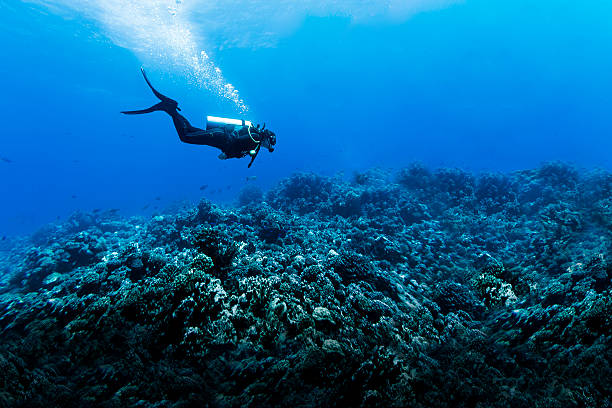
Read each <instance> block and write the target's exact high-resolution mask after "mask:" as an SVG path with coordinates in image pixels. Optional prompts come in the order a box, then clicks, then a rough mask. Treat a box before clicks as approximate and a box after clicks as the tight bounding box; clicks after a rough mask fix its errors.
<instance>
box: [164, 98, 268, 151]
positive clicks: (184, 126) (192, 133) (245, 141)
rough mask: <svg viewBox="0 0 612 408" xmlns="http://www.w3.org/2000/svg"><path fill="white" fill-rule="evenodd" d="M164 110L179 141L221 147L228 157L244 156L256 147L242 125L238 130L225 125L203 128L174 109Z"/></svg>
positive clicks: (255, 143) (256, 144)
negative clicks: (193, 123) (194, 124)
mask: <svg viewBox="0 0 612 408" xmlns="http://www.w3.org/2000/svg"><path fill="white" fill-rule="evenodd" d="M166 112H167V113H168V114H169V115H170V116H171V117H172V121H173V122H174V127H175V128H176V132H177V133H178V135H179V138H180V139H181V141H183V142H185V143H189V144H196V145H207V146H212V147H216V148H218V149H221V151H222V152H223V153H225V156H226V158H228V159H231V158H241V157H244V156H246V155H247V154H248V152H249V151H251V150H254V149H256V148H257V146H258V144H259V143H258V142H257V141H255V140H254V138H253V137H252V136H251V135H249V131H248V130H247V128H246V127H244V126H243V127H242V128H241V129H239V130H238V131H233V130H231V131H230V130H228V129H227V128H225V127H215V128H212V129H209V130H204V129H200V128H197V127H194V126H192V125H191V123H189V121H188V120H187V119H186V118H185V117H184V116H183V115H181V114H180V113H178V112H177V111H176V110H174V111H166ZM232 127H233V126H232Z"/></svg>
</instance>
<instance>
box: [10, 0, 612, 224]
mask: <svg viewBox="0 0 612 408" xmlns="http://www.w3.org/2000/svg"><path fill="white" fill-rule="evenodd" d="M0 11H1V15H0V19H1V20H0V22H1V23H0V30H1V35H0V41H1V42H2V44H1V45H2V50H3V58H2V64H1V67H0V69H1V70H2V75H1V76H0V81H1V82H0V83H1V86H2V91H3V98H2V101H0V104H2V105H1V111H2V116H3V120H2V125H1V126H2V135H3V137H2V143H1V145H0V157H2V158H3V159H5V160H3V161H2V162H0V174H1V177H2V180H3V182H2V187H1V188H2V190H1V193H2V197H4V199H3V200H2V202H1V203H0V210H1V211H0V225H2V230H3V231H4V234H19V233H24V232H31V231H33V230H35V229H36V228H37V227H39V226H41V225H42V224H44V223H46V222H49V221H53V220H55V219H56V217H58V216H59V217H61V218H63V217H66V216H67V215H69V214H70V213H71V212H73V211H75V210H91V209H94V208H119V209H121V212H122V213H123V214H138V213H140V212H141V209H142V208H143V207H145V206H147V205H149V207H148V208H147V209H153V208H154V207H155V206H158V207H159V208H162V207H163V206H165V205H168V204H170V203H173V202H176V201H180V200H185V199H187V200H192V201H193V200H197V199H199V198H200V197H201V196H202V191H200V190H199V187H200V186H202V185H204V184H207V185H208V188H207V190H206V191H204V196H206V197H208V198H210V199H213V200H214V201H227V202H232V201H234V200H235V199H236V196H237V193H238V191H239V190H240V188H241V187H242V186H243V185H244V183H245V180H246V177H247V176H257V183H259V185H261V186H262V187H263V188H268V187H270V186H272V185H273V184H274V183H275V182H277V181H278V180H280V179H281V178H283V177H286V176H288V175H290V174H292V173H293V172H296V171H314V172H317V173H321V174H330V175H331V174H335V173H338V172H344V173H345V174H347V175H350V174H351V172H352V171H354V170H356V169H357V170H358V169H365V168H369V167H372V166H383V167H388V168H400V167H402V166H405V165H406V164H407V163H410V162H413V161H420V162H422V163H425V164H427V165H432V166H440V165H444V166H458V167H461V168H465V169H471V170H475V171H481V170H502V171H506V170H516V169H521V168H527V167H533V166H537V165H539V164H540V163H541V162H543V161H548V160H565V161H570V162H572V163H575V164H577V165H579V166H585V167H593V166H601V167H604V168H609V167H610V160H609V154H608V150H609V149H610V147H611V146H612V141H610V135H611V134H612V132H611V130H612V120H611V119H610V116H609V114H608V112H609V111H610V106H611V102H610V101H611V96H610V94H611V92H610V90H612V82H611V75H610V72H612V53H611V52H610V51H612V50H611V48H612V41H611V40H612V30H610V24H609V17H610V15H611V12H612V6H610V5H609V3H608V2H605V1H591V2H588V3H584V4H583V3H577V2H570V1H540V2H537V3H535V4H534V3H533V2H529V1H516V0H513V1H495V2H490V1H479V0H469V1H442V0H431V1H428V0H419V1H409V0H407V1H398V0H395V1H380V2H360V1H335V2H324V1H307V2H301V3H300V4H299V5H298V4H295V3H294V2H289V1H285V2H275V1H274V2H273V1H269V2H266V1H238V0H235V1H228V2H217V3H215V2H209V1H163V0H155V1H125V2H124V1H112V0H106V1H103V0H100V1H76V0H75V1H71V0H49V1H46V0H41V1H35V0H32V1H25V2H20V1H3V2H1V3H0ZM141 66H143V67H144V68H145V69H147V71H148V74H149V77H150V79H151V81H152V83H153V84H154V85H155V86H156V87H157V88H158V89H159V90H160V91H161V92H162V93H165V94H166V95H168V96H170V97H172V98H173V99H176V100H177V101H178V102H179V105H180V107H181V108H182V109H183V111H182V112H183V113H184V114H185V116H186V117H187V118H188V119H189V120H190V121H191V123H192V124H193V125H194V126H203V124H204V118H205V115H214V116H223V117H238V118H246V119H250V120H253V121H254V122H255V123H264V122H265V123H266V124H267V126H268V127H269V128H270V129H272V130H274V131H275V133H276V134H277V137H278V145H277V149H276V151H275V152H274V153H273V154H268V153H267V152H265V153H263V154H261V155H260V157H258V159H257V161H256V162H255V163H254V166H253V167H252V168H251V169H247V163H246V162H247V161H248V160H247V159H243V160H229V161H220V160H218V159H217V158H216V156H217V154H218V151H216V150H215V149H213V148H209V147H204V146H190V145H186V144H182V143H180V142H179V140H178V138H177V136H176V133H175V131H174V129H173V126H172V123H171V120H170V118H168V117H167V116H166V115H165V114H163V113H159V112H158V113H154V114H151V115H148V116H140V117H127V116H122V115H120V114H119V111H122V110H128V109H141V108H145V107H148V106H150V105H152V104H153V103H154V102H155V98H154V96H153V95H152V94H151V92H150V91H149V89H148V88H147V87H146V85H145V83H144V81H143V80H142V78H141V76H140V72H139V68H140V67H141ZM9 160H10V162H9ZM219 188H220V189H221V190H222V191H221V192H217V191H218V189H219ZM213 191H214V192H215V193H214V194H213V193H212V192H213ZM155 198H159V199H160V200H155Z"/></svg>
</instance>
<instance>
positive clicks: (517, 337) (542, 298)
mask: <svg viewBox="0 0 612 408" xmlns="http://www.w3.org/2000/svg"><path fill="white" fill-rule="evenodd" d="M611 192H612V174H610V173H608V172H604V171H591V172H581V171H578V170H576V169H574V168H573V167H571V166H568V165H564V164H560V163H550V164H546V165H543V166H542V167H540V168H537V169H533V170H527V171H519V172H515V173H510V174H480V175H474V174H471V173H467V172H464V171H461V170H456V169H438V170H430V169H428V168H425V167H423V166H420V165H413V166H411V167H409V168H406V169H403V170H401V171H399V172H398V173H395V174H389V173H387V172H384V171H379V170H372V171H369V172H365V173H360V174H356V175H355V177H354V178H353V180H352V181H350V182H346V181H343V180H341V179H335V178H326V177H321V176H317V175H313V174H297V175H295V176H292V177H290V178H288V179H286V180H284V181H282V182H281V183H280V184H279V185H278V186H277V187H275V188H274V189H272V190H271V191H268V192H267V193H266V194H265V195H263V196H262V193H261V191H258V190H257V189H256V188H251V189H249V190H245V191H243V193H242V194H241V196H240V205H239V206H238V207H235V208H224V207H219V206H216V205H214V204H212V203H211V202H209V201H206V200H203V201H201V202H200V203H199V205H197V206H196V207H193V208H189V207H186V208H179V209H176V210H174V211H168V212H167V213H164V214H159V215H156V216H154V217H152V218H150V219H144V218H138V217H133V218H128V219H125V218H121V217H119V216H118V215H117V214H115V213H113V212H112V211H110V212H101V213H95V214H94V213H77V214H74V215H73V216H72V217H70V219H68V220H67V221H66V222H62V223H57V224H52V225H49V226H46V227H45V228H43V229H41V230H40V231H38V232H37V233H36V234H34V235H32V236H31V237H27V238H22V239H14V240H12V241H11V243H10V248H8V247H7V248H4V251H3V252H2V254H3V258H2V259H1V261H0V276H1V278H0V340H1V342H0V405H1V406H13V407H14V406H24V407H26V406H27V407H37V406H41V407H42V406H45V407H49V406H58V407H59V406H61V407H73V406H74V407H84V406H100V407H137V406H138V407H140V406H146V407H191V406H193V407H196V406H197V407H206V406H208V407H264V406H292V407H296V406H297V407H307V406H320V407H348V406H363V407H375V406H380V407H508V406H512V407H571V406H576V407H579V406H580V407H583V406H584V407H587V406H588V407H594V406H602V407H603V406H610V405H611V403H612V401H610V395H612V382H610V381H609V379H610V378H612V369H611V365H610V363H611V357H612V351H611V350H612V349H611V336H612V296H611V292H610V287H611V278H612V264H611V263H610V243H611V242H612V241H611V239H612V236H611V227H612V195H611ZM6 245H7V246H8V245H9V244H6Z"/></svg>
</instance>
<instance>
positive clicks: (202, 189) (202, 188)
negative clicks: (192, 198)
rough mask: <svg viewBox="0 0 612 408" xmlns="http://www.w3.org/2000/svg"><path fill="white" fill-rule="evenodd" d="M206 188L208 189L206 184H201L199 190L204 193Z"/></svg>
mask: <svg viewBox="0 0 612 408" xmlns="http://www.w3.org/2000/svg"><path fill="white" fill-rule="evenodd" d="M207 188H208V184H202V185H201V186H200V190H201V191H204V190H206V189H207Z"/></svg>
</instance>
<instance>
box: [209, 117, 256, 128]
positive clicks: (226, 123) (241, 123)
mask: <svg viewBox="0 0 612 408" xmlns="http://www.w3.org/2000/svg"><path fill="white" fill-rule="evenodd" d="M245 126H248V127H251V126H253V124H252V123H251V121H249V120H244V119H228V118H219V117H217V116H206V130H210V129H213V128H228V130H229V131H234V130H235V131H238V130H239V129H240V128H242V127H245Z"/></svg>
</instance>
